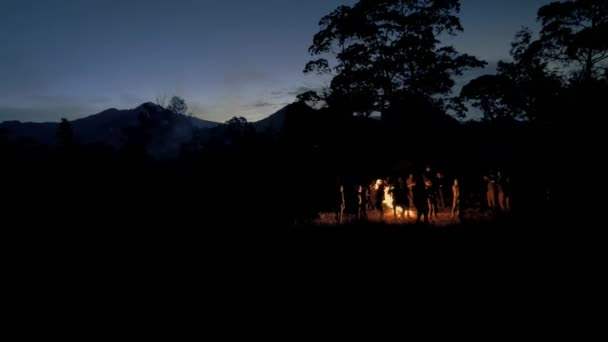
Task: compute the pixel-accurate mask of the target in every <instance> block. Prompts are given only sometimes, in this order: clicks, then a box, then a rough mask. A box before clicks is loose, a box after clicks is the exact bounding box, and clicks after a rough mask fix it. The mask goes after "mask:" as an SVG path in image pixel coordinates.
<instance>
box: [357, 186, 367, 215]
mask: <svg viewBox="0 0 608 342" xmlns="http://www.w3.org/2000/svg"><path fill="white" fill-rule="evenodd" d="M368 198H369V194H368V189H367V187H365V186H363V185H359V188H358V189H357V203H358V204H359V212H358V213H357V217H358V218H359V220H362V219H364V218H367V200H368Z"/></svg>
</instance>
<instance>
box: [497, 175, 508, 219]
mask: <svg viewBox="0 0 608 342" xmlns="http://www.w3.org/2000/svg"><path fill="white" fill-rule="evenodd" d="M504 185H505V179H504V177H503V175H502V172H500V171H497V172H496V192H497V194H498V206H499V207H500V210H501V211H506V205H505V188H504Z"/></svg>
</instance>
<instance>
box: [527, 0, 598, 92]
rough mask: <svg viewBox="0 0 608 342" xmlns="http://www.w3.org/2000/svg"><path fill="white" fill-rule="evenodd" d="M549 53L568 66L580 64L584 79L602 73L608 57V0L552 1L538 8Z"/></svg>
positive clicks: (542, 38)
mask: <svg viewBox="0 0 608 342" xmlns="http://www.w3.org/2000/svg"><path fill="white" fill-rule="evenodd" d="M538 19H539V20H540V21H541V23H542V29H541V39H540V41H541V42H542V43H543V45H544V49H545V51H546V54H547V56H548V57H549V58H550V59H551V60H553V61H555V62H558V63H563V64H565V65H566V66H567V67H570V66H572V65H573V64H574V65H575V66H578V68H577V69H576V71H578V74H579V75H580V76H581V78H583V79H587V80H590V79H594V78H596V77H598V76H600V75H601V72H602V66H604V67H605V63H606V61H607V60H608V38H607V37H608V1H606V0H571V1H559V2H552V3H550V4H548V5H546V6H543V7H541V8H540V9H539V11H538Z"/></svg>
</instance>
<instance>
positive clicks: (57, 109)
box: [0, 106, 83, 122]
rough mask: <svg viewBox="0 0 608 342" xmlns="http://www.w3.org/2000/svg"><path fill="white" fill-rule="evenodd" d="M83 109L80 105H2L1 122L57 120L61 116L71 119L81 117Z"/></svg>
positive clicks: (0, 111)
mask: <svg viewBox="0 0 608 342" xmlns="http://www.w3.org/2000/svg"><path fill="white" fill-rule="evenodd" d="M82 114H83V109H82V108H81V107H79V106H54V107H48V108H40V107H26V108H19V107H8V106H7V107H0V122H4V121H15V120H17V121H22V122H57V121H59V118H67V119H69V120H72V119H76V118H78V117H81V116H82Z"/></svg>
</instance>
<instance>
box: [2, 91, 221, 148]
mask: <svg viewBox="0 0 608 342" xmlns="http://www.w3.org/2000/svg"><path fill="white" fill-rule="evenodd" d="M141 118H147V119H149V120H151V121H156V122H157V123H158V125H168V124H169V123H170V124H171V126H172V127H171V128H172V129H171V132H172V134H170V136H168V137H166V138H168V139H170V140H178V141H179V140H184V139H188V138H189V137H191V135H192V128H193V127H196V128H202V129H207V128H213V127H216V126H218V125H219V123H217V122H212V121H206V120H201V119H199V118H196V117H188V116H186V115H183V114H176V113H173V112H171V111H168V110H166V109H164V108H163V107H161V106H158V105H156V104H154V103H151V102H148V103H144V104H142V105H140V106H139V107H137V108H134V109H129V110H118V109H115V108H111V109H107V110H104V111H103V112H101V113H98V114H94V115H91V116H87V117H84V118H81V119H76V120H73V121H70V124H71V126H72V129H73V130H74V136H75V139H76V142H78V143H80V144H94V143H102V144H108V145H111V146H114V147H119V146H121V145H122V143H123V138H124V136H123V132H124V129H126V128H128V127H138V126H139V125H141ZM57 125H58V123H55V122H43V123H34V122H20V121H6V122H3V123H0V128H3V129H4V130H5V131H6V132H7V137H8V138H9V139H13V140H29V141H32V142H35V143H39V144H43V145H50V146H53V145H55V144H56V143H57V139H56V131H57Z"/></svg>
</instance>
